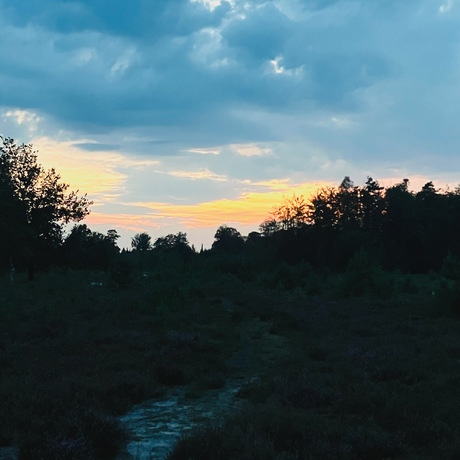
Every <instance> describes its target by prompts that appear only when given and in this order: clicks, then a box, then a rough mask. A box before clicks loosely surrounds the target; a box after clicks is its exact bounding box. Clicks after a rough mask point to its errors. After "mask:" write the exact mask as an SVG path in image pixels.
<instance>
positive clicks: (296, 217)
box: [273, 194, 310, 230]
mask: <svg viewBox="0 0 460 460" xmlns="http://www.w3.org/2000/svg"><path fill="white" fill-rule="evenodd" d="M273 217H274V220H275V221H277V222H280V223H281V226H282V227H283V228H284V229H285V230H287V229H289V228H295V227H301V226H302V225H304V224H306V223H307V222H308V221H309V220H310V207H309V205H308V203H307V202H306V201H305V198H304V197H303V195H300V196H296V195H295V194H294V195H292V197H290V198H285V199H284V202H283V203H282V204H281V205H280V206H278V207H276V208H275V210H274V211H273Z"/></svg>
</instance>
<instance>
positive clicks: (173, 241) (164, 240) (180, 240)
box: [153, 232, 190, 249]
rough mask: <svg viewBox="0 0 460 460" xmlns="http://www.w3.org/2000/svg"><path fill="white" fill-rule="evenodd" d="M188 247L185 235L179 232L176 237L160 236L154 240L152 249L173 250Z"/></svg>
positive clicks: (171, 235) (170, 235) (172, 235)
mask: <svg viewBox="0 0 460 460" xmlns="http://www.w3.org/2000/svg"><path fill="white" fill-rule="evenodd" d="M185 246H187V247H190V246H189V243H188V241H187V234H186V233H182V232H179V233H177V235H174V234H172V233H171V234H169V235H166V236H161V237H160V238H157V239H156V240H155V243H154V244H153V247H154V248H155V249H174V248H179V247H185Z"/></svg>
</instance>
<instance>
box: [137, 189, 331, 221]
mask: <svg viewBox="0 0 460 460" xmlns="http://www.w3.org/2000/svg"><path fill="white" fill-rule="evenodd" d="M258 185H265V186H269V187H270V186H271V188H274V189H275V190H273V191H269V192H248V193H244V194H243V195H242V196H241V197H240V198H238V199H233V200H229V199H220V200H216V201H208V202H204V203H199V204H191V205H174V204H166V203H156V202H138V203H131V205H133V206H137V207H142V208H147V209H149V210H151V211H153V212H154V213H155V214H154V215H153V216H152V219H153V218H154V219H156V220H157V219H159V220H163V219H175V220H176V221H177V222H179V223H180V224H182V225H185V226H186V227H188V228H202V227H214V226H219V225H222V224H225V223H228V222H235V223H238V224H241V225H259V224H261V223H262V222H263V221H264V220H265V219H267V218H268V217H269V215H270V212H271V210H272V208H273V207H274V206H276V205H278V204H281V203H282V202H283V200H284V197H287V196H291V195H292V194H294V193H295V194H296V195H298V196H299V195H303V196H304V197H305V198H306V199H308V198H309V197H310V196H311V195H312V194H314V193H315V192H316V191H317V190H318V189H319V188H321V187H325V186H329V185H331V184H330V183H305V184H301V185H298V186H290V185H288V184H286V183H285V182H283V181H275V182H274V183H273V184H272V183H269V182H267V183H259V184H258ZM143 218H144V219H145V218H148V217H147V216H145V215H144V216H143ZM157 222H158V220H157Z"/></svg>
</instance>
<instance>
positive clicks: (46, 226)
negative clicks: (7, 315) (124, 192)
mask: <svg viewBox="0 0 460 460" xmlns="http://www.w3.org/2000/svg"><path fill="white" fill-rule="evenodd" d="M0 141H1V143H0V194H1V197H2V202H3V203H2V205H1V206H0V212H1V213H2V215H1V219H0V220H2V221H3V222H8V224H7V225H8V227H9V229H10V231H13V232H15V233H16V232H17V236H16V237H13V238H12V239H11V240H10V241H11V242H12V243H13V242H14V243H15V246H13V245H12V244H11V245H9V246H10V248H9V250H8V253H9V254H8V255H9V256H11V257H13V259H15V258H17V257H18V255H19V254H20V253H21V252H22V257H23V258H24V261H25V262H26V263H27V264H28V265H29V274H30V277H33V268H34V263H35V261H36V260H37V259H38V258H43V257H44V254H45V253H46V251H48V250H50V248H54V247H57V246H59V245H60V244H61V242H62V225H63V224H64V223H68V222H70V221H76V222H78V221H80V220H82V219H83V218H84V217H85V216H87V215H88V214H89V206H90V205H91V204H92V202H91V201H89V200H88V199H87V198H86V195H84V196H78V190H77V191H71V192H67V189H68V187H69V185H68V184H65V183H63V182H61V181H60V179H61V177H60V175H59V174H58V173H57V172H56V171H55V169H54V168H51V169H49V170H46V169H44V168H43V166H42V165H41V164H39V163H38V161H37V153H36V152H35V151H34V150H33V147H32V145H30V144H29V145H25V144H22V145H17V144H16V143H15V142H14V140H13V139H11V138H7V137H2V136H0ZM3 231H5V230H4V229H3V230H2V232H3ZM2 237H6V238H8V231H6V232H5V234H4V235H3V234H2ZM10 237H11V235H10ZM7 241H8V239H7ZM18 245H20V246H22V248H21V249H19V248H18Z"/></svg>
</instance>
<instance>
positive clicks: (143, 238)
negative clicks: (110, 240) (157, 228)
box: [131, 232, 152, 252]
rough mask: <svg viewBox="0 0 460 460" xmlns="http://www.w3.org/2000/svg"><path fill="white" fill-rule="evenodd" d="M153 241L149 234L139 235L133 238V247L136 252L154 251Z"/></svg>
mask: <svg viewBox="0 0 460 460" xmlns="http://www.w3.org/2000/svg"><path fill="white" fill-rule="evenodd" d="M151 240H152V238H151V237H150V235H149V234H148V233H145V232H143V233H137V234H136V235H134V236H133V237H132V238H131V247H132V248H133V250H134V251H140V252H144V251H148V250H149V249H152V243H151Z"/></svg>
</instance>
